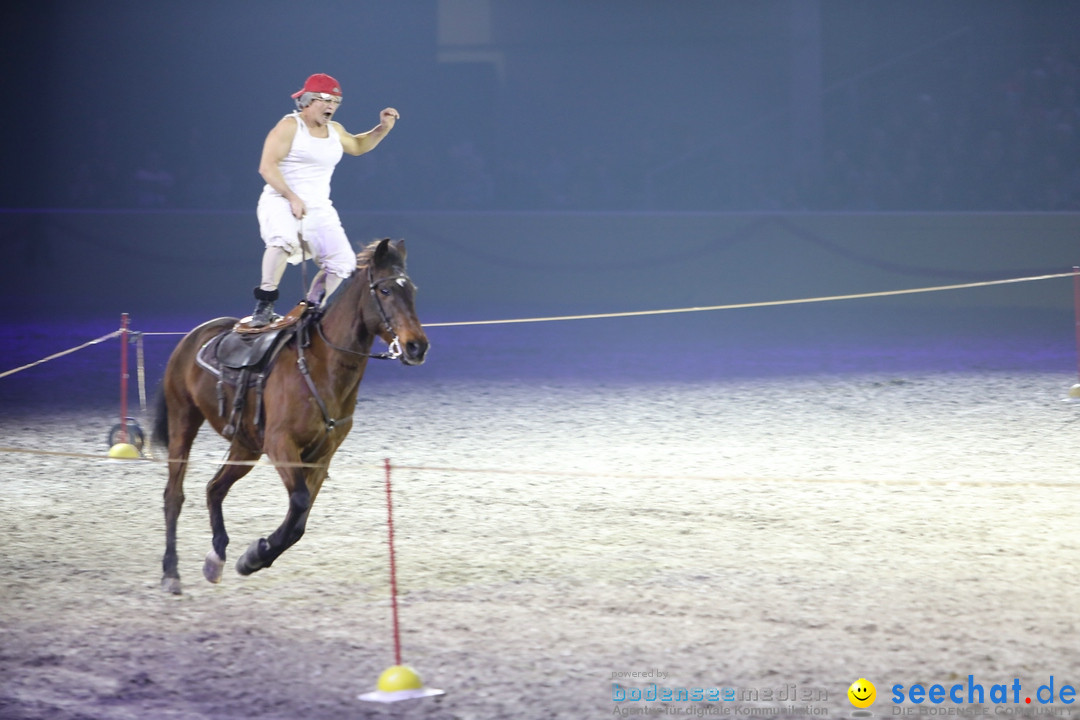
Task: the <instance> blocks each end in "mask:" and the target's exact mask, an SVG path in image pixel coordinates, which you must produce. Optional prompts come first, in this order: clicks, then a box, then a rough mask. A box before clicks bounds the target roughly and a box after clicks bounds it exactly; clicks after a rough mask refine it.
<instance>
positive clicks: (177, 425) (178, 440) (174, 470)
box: [161, 413, 203, 595]
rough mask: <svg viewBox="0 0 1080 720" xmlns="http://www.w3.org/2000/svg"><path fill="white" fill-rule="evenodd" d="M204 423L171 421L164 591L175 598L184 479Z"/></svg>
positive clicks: (190, 419) (190, 418)
mask: <svg viewBox="0 0 1080 720" xmlns="http://www.w3.org/2000/svg"><path fill="white" fill-rule="evenodd" d="M202 421H203V418H202V416H201V415H198V416H196V415H195V414H194V413H190V414H189V415H188V416H187V417H183V418H181V417H179V416H177V417H173V418H170V420H169V429H170V432H169V480H168V482H167V483H166V484H165V555H164V557H162V559H161V569H162V577H161V588H162V589H163V590H165V591H166V592H170V593H172V594H173V595H179V594H180V572H179V571H178V570H177V556H176V525H177V520H178V518H179V517H180V510H181V508H182V507H183V505H184V475H185V474H186V473H187V463H188V456H189V454H190V453H191V443H192V442H194V441H195V434H196V433H197V432H198V431H199V426H200V425H202Z"/></svg>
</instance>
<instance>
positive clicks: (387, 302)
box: [359, 238, 428, 365]
mask: <svg viewBox="0 0 1080 720" xmlns="http://www.w3.org/2000/svg"><path fill="white" fill-rule="evenodd" d="M359 259H360V262H361V263H362V264H363V265H364V267H362V268H360V272H361V273H363V274H362V275H361V278H360V279H361V280H363V281H364V282H366V283H367V285H368V291H369V292H368V297H369V299H370V303H371V305H373V306H374V309H375V313H376V317H378V318H379V320H380V322H379V326H378V329H377V330H376V332H377V333H378V335H379V337H381V338H382V339H383V340H384V341H386V343H387V344H388V345H390V346H393V345H394V343H395V342H396V343H397V345H398V346H399V348H400V351H401V362H403V363H405V364H406V365H420V364H421V363H423V362H424V357H425V356H426V355H427V351H428V339H427V335H425V334H424V328H423V327H422V326H421V325H420V320H419V319H418V318H417V317H416V286H415V285H413V283H412V280H410V279H409V276H408V275H407V274H406V273H405V241H404V240H397V241H391V240H390V238H386V239H383V240H377V241H376V242H374V243H371V244H370V245H369V246H368V247H367V248H366V249H365V251H364V252H363V253H361V254H360V258H359Z"/></svg>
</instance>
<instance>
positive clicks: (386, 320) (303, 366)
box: [296, 265, 412, 454]
mask: <svg viewBox="0 0 1080 720" xmlns="http://www.w3.org/2000/svg"><path fill="white" fill-rule="evenodd" d="M365 269H366V270H367V283H368V292H369V293H370V294H371V297H372V299H373V300H374V301H375V307H376V309H378V311H379V319H380V320H381V321H382V325H383V327H385V328H386V331H387V332H388V333H390V334H391V335H393V336H394V339H393V340H391V341H390V343H389V345H388V347H387V351H386V352H384V353H365V352H360V351H359V350H350V349H349V348H344V347H341V346H340V345H335V344H334V343H332V342H330V341H329V340H328V339H327V338H326V334H325V333H324V332H323V327H322V323H321V322H320V321H319V318H316V319H315V327H316V328H317V329H318V331H319V337H321V338H322V340H323V342H324V343H326V345H327V346H328V347H331V348H333V349H334V350H337V351H338V352H343V353H347V354H349V355H358V356H360V357H369V358H376V359H379V360H396V359H398V358H399V357H401V341H400V340H398V335H397V331H395V330H394V326H393V324H392V323H391V322H390V316H389V315H388V314H387V312H386V308H384V307H383V304H382V301H381V300H379V286H380V285H382V284H383V283H385V282H396V283H397V284H398V285H400V286H401V287H405V285H406V284H411V283H412V280H410V279H409V276H408V275H406V274H405V273H404V272H402V271H401V270H398V271H397V274H395V275H388V276H387V277H384V278H379V279H378V280H375V279H374V278H373V277H372V275H371V266H370V265H368V266H367V267H366V268H365ZM304 345H305V343H304V342H303V340H302V339H298V341H297V343H296V355H297V357H296V364H297V367H299V368H300V374H301V375H302V376H303V378H304V382H305V383H306V384H307V386H308V390H310V391H311V395H312V397H314V398H315V403H316V404H317V405H318V406H319V410H320V412H322V416H323V422H324V423H325V424H326V433H324V434H323V436H322V438H321V439H320V440H319V444H318V445H317V446H316V447H315V450H313V451H312V452H311V453H309V454H314V453H315V452H318V450H319V449H321V448H322V446H323V444H324V443H325V442H326V438H327V436H328V435H329V434H330V433H331V432H333V430H334V428H335V427H337V425H338V424H340V423H342V422H344V421H346V420H349V419H351V418H352V415H349V416H348V417H344V418H337V419H335V418H332V417H330V412H329V409H328V408H327V407H326V403H325V402H323V399H322V397H320V396H319V391H318V389H317V388H316V387H315V381H314V380H312V379H311V373H310V372H309V371H308V367H307V360H305V359H304V350H303V348H304Z"/></svg>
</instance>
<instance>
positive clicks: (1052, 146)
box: [0, 0, 1080, 211]
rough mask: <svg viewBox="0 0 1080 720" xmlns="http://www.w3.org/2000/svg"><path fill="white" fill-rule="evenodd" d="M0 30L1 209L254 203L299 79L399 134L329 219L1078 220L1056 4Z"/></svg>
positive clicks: (393, 9)
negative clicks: (640, 215) (679, 215)
mask: <svg viewBox="0 0 1080 720" xmlns="http://www.w3.org/2000/svg"><path fill="white" fill-rule="evenodd" d="M5 15H6V17H5V22H4V23H3V30H2V31H0V32H2V33H3V43H2V45H3V52H4V55H5V57H4V67H5V73H4V79H3V87H4V90H5V96H6V97H7V98H8V99H9V103H10V107H11V111H10V113H9V115H8V123H5V124H6V125H8V127H9V128H10V130H11V131H12V132H13V133H14V134H13V135H12V136H11V137H10V138H9V142H7V143H5V144H4V147H3V151H2V152H3V165H4V167H5V169H6V172H5V173H4V174H3V180H2V182H3V186H2V193H3V194H2V197H3V203H2V205H3V206H4V207H5V208H44V207H50V208H57V207H64V208H92V209H100V208H137V207H153V208H191V209H232V210H243V211H249V210H250V209H251V208H252V206H253V203H254V198H255V196H256V195H257V193H258V190H259V187H260V185H261V182H260V179H259V178H258V176H257V174H256V172H255V170H256V165H257V163H258V155H259V151H260V149H261V144H262V139H263V137H264V136H265V134H266V132H267V131H268V130H269V128H270V127H271V126H272V125H273V123H274V122H275V121H276V120H277V118H278V117H280V115H282V114H284V113H286V112H289V111H290V110H291V109H292V105H291V100H290V99H289V94H290V93H291V92H293V91H294V90H295V89H297V88H299V87H300V85H301V84H302V83H303V79H304V78H305V77H306V76H307V75H308V74H310V73H312V72H328V73H330V74H333V75H334V76H335V77H337V78H338V80H340V81H341V83H342V86H343V88H344V91H345V99H346V100H345V104H344V105H343V106H342V108H341V111H340V113H339V119H340V120H341V121H342V123H343V124H344V125H345V126H346V128H348V129H349V130H351V131H353V132H359V131H362V130H367V129H368V128H369V127H371V126H372V125H374V124H375V123H376V122H377V120H378V111H379V110H380V109H381V108H383V107H384V106H387V105H393V106H395V107H397V108H398V109H399V110H401V112H402V116H403V122H402V123H401V124H400V125H399V127H398V128H397V129H396V130H395V133H394V136H393V141H391V142H388V143H387V144H386V145H385V146H384V147H382V148H379V151H378V153H377V154H373V155H371V156H369V158H367V159H365V160H364V161H363V163H361V164H360V165H361V166H360V167H356V166H354V167H349V168H348V169H345V168H342V169H341V170H342V171H341V172H339V173H338V174H337V176H336V177H335V197H336V198H337V201H338V204H339V205H341V206H342V207H343V208H344V209H379V210H419V209H445V210H458V211H460V210H471V209H480V210H504V209H526V210H559V209H580V210H598V209H602V210H642V209H647V210H648V209H651V210H707V211H716V210H739V211H776V210H784V211H800V210H829V211H831V210H920V211H928V210H949V211H955V210H989V211H1004V210H1009V211H1013V210H1044V211H1046V210H1049V211H1053V210H1076V209H1078V204H1080V194H1078V189H1077V174H1076V168H1077V160H1078V158H1077V152H1078V148H1077V143H1076V137H1075V136H1076V127H1075V125H1076V122H1077V112H1078V110H1080V104H1078V103H1080V99H1078V95H1077V90H1078V88H1077V84H1078V78H1077V61H1078V52H1077V44H1078V42H1080V41H1078V39H1077V35H1076V33H1075V27H1076V26H1077V24H1078V23H1080V6H1078V5H1077V4H1076V3H1074V2H1068V1H1038V2H1030V1H1026V0H1013V1H1007V0H989V1H987V0H944V1H943V0H928V1H920V0H904V1H902V2H899V1H897V2H864V1H862V0H858V1H856V0H821V2H818V1H817V0H759V1H757V2H749V3H747V2H724V1H722V0H709V1H692V0H691V1H683V2H660V1H656V0H653V1H647V2H646V1H641V0H619V1H617V2H616V1H614V0H612V1H602V0H593V1H590V2H574V1H571V0H512V1H510V2H488V1H487V0H443V2H436V1H435V0H409V1H408V2H394V3H383V2H366V1H364V0H356V1H349V2H328V1H323V2H319V1H316V2H309V3H304V4H303V5H302V6H299V7H298V6H297V5H296V4H295V3H290V2H282V1H280V0H259V1H258V2H255V1H244V0H239V1H232V2H203V1H199V0H195V1H194V2H184V3H145V2H137V1H134V0H133V1H131V2H124V1H115V0H113V1H99V2H81V1H75V2H63V1H55V0H54V1H49V0H44V1H43V2H34V3H29V2H23V3H19V4H17V5H16V6H15V8H14V9H9V10H7V11H5ZM140 170H142V171H144V174H143V175H142V176H141V177H140V175H139V171H140ZM153 173H160V175H159V176H155V175H154V174H153ZM155 177H158V178H159V179H158V180H155V179H154V178H155Z"/></svg>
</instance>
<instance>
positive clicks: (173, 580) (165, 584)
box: [161, 577, 180, 595]
mask: <svg viewBox="0 0 1080 720" xmlns="http://www.w3.org/2000/svg"><path fill="white" fill-rule="evenodd" d="M161 589H162V590H164V591H165V592H167V593H172V594H173V595H179V594H180V578H178V577H163V578H161Z"/></svg>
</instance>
